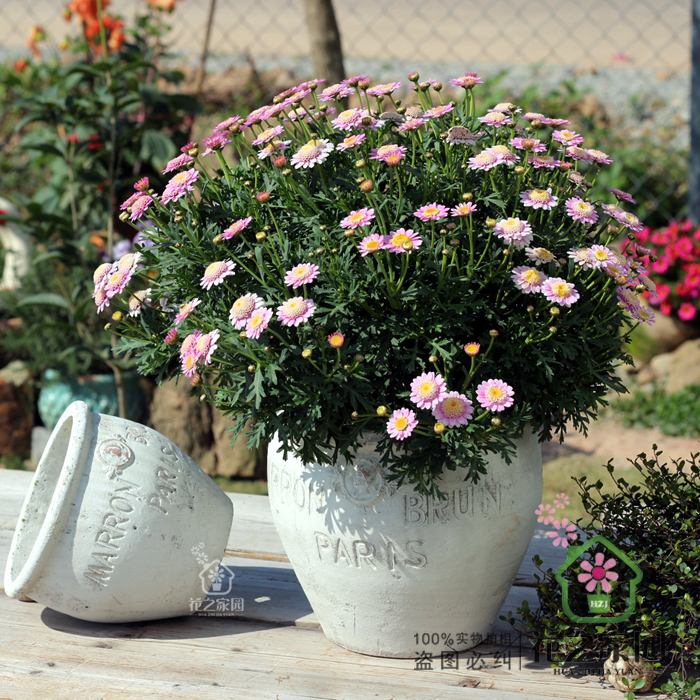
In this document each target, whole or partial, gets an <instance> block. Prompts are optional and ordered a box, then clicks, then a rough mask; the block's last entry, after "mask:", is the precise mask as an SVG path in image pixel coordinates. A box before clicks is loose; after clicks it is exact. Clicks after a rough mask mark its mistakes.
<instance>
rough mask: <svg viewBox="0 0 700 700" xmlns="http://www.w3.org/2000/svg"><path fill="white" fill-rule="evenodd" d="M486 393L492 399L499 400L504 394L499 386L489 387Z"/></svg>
mask: <svg viewBox="0 0 700 700" xmlns="http://www.w3.org/2000/svg"><path fill="white" fill-rule="evenodd" d="M487 393H488V396H489V398H490V399H491V400H492V401H500V400H501V399H502V398H503V397H504V396H505V395H506V394H505V392H504V391H503V389H501V387H500V386H491V387H489V388H488V391H487Z"/></svg>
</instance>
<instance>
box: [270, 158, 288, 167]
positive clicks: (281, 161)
mask: <svg viewBox="0 0 700 700" xmlns="http://www.w3.org/2000/svg"><path fill="white" fill-rule="evenodd" d="M272 165H274V166H275V167H276V168H283V167H284V166H285V165H287V159H286V158H285V157H284V156H276V157H275V158H273V159H272Z"/></svg>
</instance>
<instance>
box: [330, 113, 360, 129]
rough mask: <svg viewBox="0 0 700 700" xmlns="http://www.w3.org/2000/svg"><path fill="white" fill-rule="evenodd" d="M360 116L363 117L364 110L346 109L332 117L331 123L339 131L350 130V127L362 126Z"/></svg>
mask: <svg viewBox="0 0 700 700" xmlns="http://www.w3.org/2000/svg"><path fill="white" fill-rule="evenodd" d="M362 117H364V112H363V111H362V110H361V109H359V108H354V109H346V110H345V111H343V112H341V113H340V114H339V115H338V116H337V117H336V118H335V119H333V120H332V121H331V124H333V126H334V127H335V128H336V129H340V130H341V131H350V129H357V128H359V127H361V126H362Z"/></svg>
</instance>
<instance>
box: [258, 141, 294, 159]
mask: <svg viewBox="0 0 700 700" xmlns="http://www.w3.org/2000/svg"><path fill="white" fill-rule="evenodd" d="M291 143H292V142H291V141H273V142H272V143H268V144H267V146H265V148H261V149H260V150H259V151H258V158H259V159H260V160H265V158H269V157H270V156H276V155H277V154H278V153H280V152H282V151H286V150H287V149H288V148H289V145H290V144H291Z"/></svg>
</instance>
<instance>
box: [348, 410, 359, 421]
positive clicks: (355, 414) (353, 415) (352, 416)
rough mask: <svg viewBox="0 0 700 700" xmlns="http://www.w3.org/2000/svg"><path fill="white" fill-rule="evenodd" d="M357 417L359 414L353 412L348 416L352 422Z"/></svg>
mask: <svg viewBox="0 0 700 700" xmlns="http://www.w3.org/2000/svg"><path fill="white" fill-rule="evenodd" d="M359 417H360V414H359V413H358V412H357V411H353V412H352V413H351V414H350V418H352V419H353V420H357V419H358V418H359Z"/></svg>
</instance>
